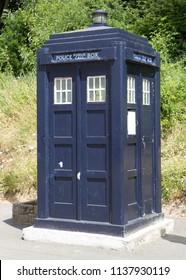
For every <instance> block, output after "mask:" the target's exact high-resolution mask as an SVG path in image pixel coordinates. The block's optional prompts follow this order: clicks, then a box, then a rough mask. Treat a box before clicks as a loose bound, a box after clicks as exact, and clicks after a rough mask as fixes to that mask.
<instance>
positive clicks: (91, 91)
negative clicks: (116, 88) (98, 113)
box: [88, 90, 94, 102]
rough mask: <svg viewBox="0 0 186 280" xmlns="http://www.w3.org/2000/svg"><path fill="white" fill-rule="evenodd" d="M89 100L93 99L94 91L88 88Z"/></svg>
mask: <svg viewBox="0 0 186 280" xmlns="http://www.w3.org/2000/svg"><path fill="white" fill-rule="evenodd" d="M88 101H89V102H92V101H94V91H93V90H90V91H89V100H88Z"/></svg>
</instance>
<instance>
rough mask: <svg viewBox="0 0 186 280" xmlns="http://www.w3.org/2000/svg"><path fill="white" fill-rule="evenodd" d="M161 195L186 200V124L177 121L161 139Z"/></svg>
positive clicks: (171, 198) (167, 199) (164, 198)
mask: <svg viewBox="0 0 186 280" xmlns="http://www.w3.org/2000/svg"><path fill="white" fill-rule="evenodd" d="M162 197H163V200H164V201H165V202H166V201H170V200H176V199H180V200H183V201H184V202H186V125H185V124H184V123H182V124H181V123H179V122H177V124H176V126H175V128H174V130H173V132H172V133H171V134H170V135H168V137H167V138H166V139H164V140H163V141H162Z"/></svg>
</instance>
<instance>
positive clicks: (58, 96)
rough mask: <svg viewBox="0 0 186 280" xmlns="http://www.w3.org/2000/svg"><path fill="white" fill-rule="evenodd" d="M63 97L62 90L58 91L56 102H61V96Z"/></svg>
mask: <svg viewBox="0 0 186 280" xmlns="http://www.w3.org/2000/svg"><path fill="white" fill-rule="evenodd" d="M60 97H61V94H60V92H56V103H60V99H61V98H60Z"/></svg>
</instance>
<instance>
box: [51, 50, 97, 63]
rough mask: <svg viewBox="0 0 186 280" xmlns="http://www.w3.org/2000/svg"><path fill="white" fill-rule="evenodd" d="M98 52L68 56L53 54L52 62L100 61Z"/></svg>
mask: <svg viewBox="0 0 186 280" xmlns="http://www.w3.org/2000/svg"><path fill="white" fill-rule="evenodd" d="M100 58H101V57H100V56H99V52H87V53H86V52H84V53H70V54H55V55H53V61H54V62H63V61H64V62H66V61H78V60H97V59H100Z"/></svg>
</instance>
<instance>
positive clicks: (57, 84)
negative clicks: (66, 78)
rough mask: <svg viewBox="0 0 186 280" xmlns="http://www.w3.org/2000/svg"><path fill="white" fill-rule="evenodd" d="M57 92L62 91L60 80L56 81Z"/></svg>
mask: <svg viewBox="0 0 186 280" xmlns="http://www.w3.org/2000/svg"><path fill="white" fill-rule="evenodd" d="M56 90H60V80H56Z"/></svg>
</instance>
